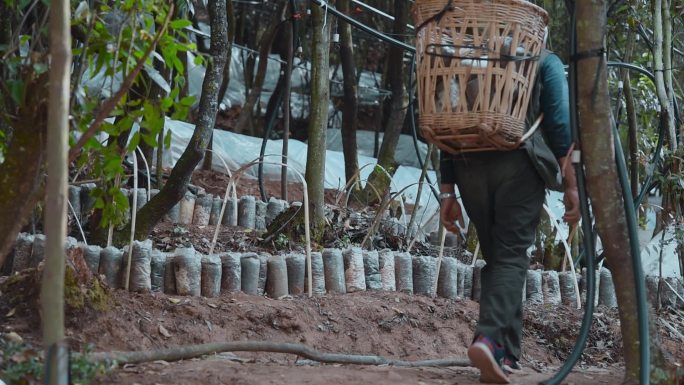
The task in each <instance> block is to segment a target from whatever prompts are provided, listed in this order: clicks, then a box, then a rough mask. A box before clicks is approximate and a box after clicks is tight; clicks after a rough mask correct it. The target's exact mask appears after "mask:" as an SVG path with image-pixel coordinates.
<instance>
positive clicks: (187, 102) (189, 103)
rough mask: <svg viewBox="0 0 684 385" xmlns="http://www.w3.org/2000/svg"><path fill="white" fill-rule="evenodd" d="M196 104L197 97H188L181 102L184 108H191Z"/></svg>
mask: <svg viewBox="0 0 684 385" xmlns="http://www.w3.org/2000/svg"><path fill="white" fill-rule="evenodd" d="M193 103H195V97H194V96H192V95H191V96H186V97H184V98H183V99H181V100H180V104H181V105H183V106H187V107H190V106H192V105H193Z"/></svg>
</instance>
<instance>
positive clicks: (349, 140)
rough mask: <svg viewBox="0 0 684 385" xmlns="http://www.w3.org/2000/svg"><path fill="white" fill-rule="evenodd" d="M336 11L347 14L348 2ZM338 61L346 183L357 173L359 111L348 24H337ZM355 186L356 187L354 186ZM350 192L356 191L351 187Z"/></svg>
mask: <svg viewBox="0 0 684 385" xmlns="http://www.w3.org/2000/svg"><path fill="white" fill-rule="evenodd" d="M338 9H339V10H340V12H343V13H345V14H347V13H349V0H339V1H338ZM339 23H340V24H339V27H338V28H339V30H340V39H341V40H340V41H341V44H340V60H341V61H342V75H343V89H344V105H343V108H342V153H343V154H344V175H345V177H346V179H347V183H349V181H351V180H352V178H354V177H355V176H356V175H357V174H358V171H359V158H358V153H357V145H356V129H357V126H358V119H357V116H356V115H357V112H358V109H359V98H358V87H357V85H356V64H355V63H354V45H353V42H352V29H351V25H349V24H348V23H345V22H342V21H340V22H339ZM354 186H356V185H354ZM352 190H356V188H355V187H352Z"/></svg>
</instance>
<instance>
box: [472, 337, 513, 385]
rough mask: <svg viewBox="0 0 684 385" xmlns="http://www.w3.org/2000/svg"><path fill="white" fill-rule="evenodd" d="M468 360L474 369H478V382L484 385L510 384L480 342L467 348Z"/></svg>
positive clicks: (490, 353) (491, 355) (488, 351)
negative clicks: (484, 384)
mask: <svg viewBox="0 0 684 385" xmlns="http://www.w3.org/2000/svg"><path fill="white" fill-rule="evenodd" d="M468 358H469V359H470V362H472V363H473V365H474V366H475V367H476V368H478V369H480V382H484V383H486V384H508V383H510V380H509V379H508V376H506V373H504V371H503V369H501V367H499V364H497V362H496V360H495V359H494V355H493V354H492V352H491V351H490V350H489V348H488V347H487V345H485V344H483V343H482V342H475V343H474V344H472V345H471V346H470V348H468Z"/></svg>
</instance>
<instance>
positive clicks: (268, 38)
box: [235, 1, 287, 135]
mask: <svg viewBox="0 0 684 385" xmlns="http://www.w3.org/2000/svg"><path fill="white" fill-rule="evenodd" d="M286 4H287V2H285V1H281V2H280V4H279V5H278V10H277V11H276V13H275V14H274V15H273V19H271V22H270V24H269V27H268V30H267V31H266V32H265V33H264V34H263V36H262V37H261V41H260V42H259V64H258V65H257V72H256V76H255V78H254V83H253V84H252V86H251V87H250V88H249V94H248V95H247V99H246V100H245V104H244V105H243V106H242V110H241V111H240V115H239V116H238V119H237V122H236V123H235V132H237V133H248V134H249V135H255V134H256V132H255V130H254V124H253V120H252V114H253V111H254V107H255V106H257V105H258V104H259V98H260V97H261V89H262V87H263V86H264V79H265V78H266V66H267V65H268V53H269V52H270V51H271V46H272V45H273V40H275V38H276V34H277V33H278V31H279V30H280V28H281V27H282V25H283V23H282V20H283V19H284V18H285V10H286V9H287V7H285V5H286Z"/></svg>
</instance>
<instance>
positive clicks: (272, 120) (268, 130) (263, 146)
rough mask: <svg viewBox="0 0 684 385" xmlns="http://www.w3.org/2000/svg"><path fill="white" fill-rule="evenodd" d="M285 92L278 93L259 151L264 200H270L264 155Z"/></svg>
mask: <svg viewBox="0 0 684 385" xmlns="http://www.w3.org/2000/svg"><path fill="white" fill-rule="evenodd" d="M284 93H285V90H283V91H282V92H279V93H278V99H277V100H276V106H275V108H274V109H273V114H272V115H271V117H270V119H268V124H267V125H266V129H265V130H264V138H263V139H262V141H261V151H260V152H259V165H258V167H259V173H258V178H259V194H261V200H262V201H264V202H267V201H268V197H267V196H266V189H265V188H264V155H265V153H266V144H267V143H268V138H269V137H270V136H271V131H273V124H274V123H275V117H276V115H278V109H280V106H281V105H282V104H283V94H284Z"/></svg>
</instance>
